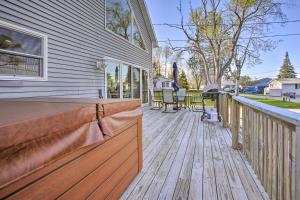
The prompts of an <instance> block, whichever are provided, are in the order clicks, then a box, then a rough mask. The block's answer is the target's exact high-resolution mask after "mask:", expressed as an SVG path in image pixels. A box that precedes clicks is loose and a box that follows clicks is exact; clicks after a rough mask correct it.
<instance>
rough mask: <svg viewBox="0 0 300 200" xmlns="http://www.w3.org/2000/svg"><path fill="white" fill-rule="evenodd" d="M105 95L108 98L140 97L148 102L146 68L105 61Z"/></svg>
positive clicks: (143, 101)
mask: <svg viewBox="0 0 300 200" xmlns="http://www.w3.org/2000/svg"><path fill="white" fill-rule="evenodd" d="M105 78H106V81H105V82H106V97H107V98H108V99H112V98H121V99H130V98H133V99H141V100H142V103H148V101H149V99H148V90H149V89H148V87H149V84H148V81H149V74H148V71H147V70H144V69H142V68H138V67H133V66H131V65H128V64H124V63H122V62H117V61H116V62H115V61H111V62H106V77H105Z"/></svg>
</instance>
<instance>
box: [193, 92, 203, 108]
mask: <svg viewBox="0 0 300 200" xmlns="http://www.w3.org/2000/svg"><path fill="white" fill-rule="evenodd" d="M203 105H204V99H203V98H202V95H201V92H200V91H199V96H198V95H194V96H193V97H192V100H191V106H192V111H193V112H203Z"/></svg>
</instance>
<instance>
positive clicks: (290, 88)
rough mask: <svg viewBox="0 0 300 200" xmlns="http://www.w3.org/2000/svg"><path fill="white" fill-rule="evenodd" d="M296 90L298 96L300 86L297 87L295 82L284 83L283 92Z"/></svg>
mask: <svg viewBox="0 0 300 200" xmlns="http://www.w3.org/2000/svg"><path fill="white" fill-rule="evenodd" d="M286 92H295V93H296V95H297V96H299V95H300V88H299V89H296V87H295V84H283V85H282V93H286Z"/></svg>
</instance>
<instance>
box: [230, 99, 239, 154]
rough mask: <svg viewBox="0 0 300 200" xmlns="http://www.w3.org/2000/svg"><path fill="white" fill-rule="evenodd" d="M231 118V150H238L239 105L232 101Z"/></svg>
mask: <svg viewBox="0 0 300 200" xmlns="http://www.w3.org/2000/svg"><path fill="white" fill-rule="evenodd" d="M231 116H232V117H231V133H232V148H233V149H239V121H240V105H239V103H238V102H237V101H235V100H234V99H232V106H231Z"/></svg>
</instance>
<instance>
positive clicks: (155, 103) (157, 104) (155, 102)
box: [149, 90, 162, 110]
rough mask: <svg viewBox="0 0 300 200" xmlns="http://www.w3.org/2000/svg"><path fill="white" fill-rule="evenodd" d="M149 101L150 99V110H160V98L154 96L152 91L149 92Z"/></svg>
mask: <svg viewBox="0 0 300 200" xmlns="http://www.w3.org/2000/svg"><path fill="white" fill-rule="evenodd" d="M149 94H150V99H151V106H152V107H151V108H150V109H151V110H160V109H161V108H162V100H161V96H154V95H153V93H152V91H151V90H149Z"/></svg>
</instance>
